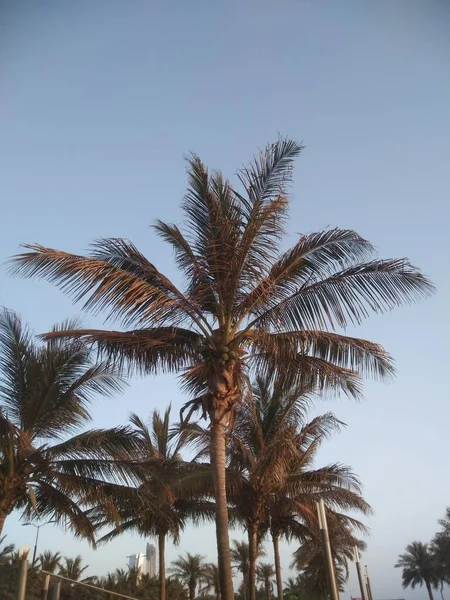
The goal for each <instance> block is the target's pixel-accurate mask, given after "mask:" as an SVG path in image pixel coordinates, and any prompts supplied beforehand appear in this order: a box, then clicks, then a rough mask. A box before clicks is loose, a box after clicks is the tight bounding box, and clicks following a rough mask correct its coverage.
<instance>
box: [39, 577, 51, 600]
mask: <svg viewBox="0 0 450 600" xmlns="http://www.w3.org/2000/svg"><path fill="white" fill-rule="evenodd" d="M49 587H50V575H46V576H45V578H44V587H43V588H42V594H41V596H42V600H47V598H48V588H49Z"/></svg>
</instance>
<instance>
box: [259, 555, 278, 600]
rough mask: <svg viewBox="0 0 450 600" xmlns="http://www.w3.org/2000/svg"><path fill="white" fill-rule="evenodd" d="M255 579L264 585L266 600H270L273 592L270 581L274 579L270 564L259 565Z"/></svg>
mask: <svg viewBox="0 0 450 600" xmlns="http://www.w3.org/2000/svg"><path fill="white" fill-rule="evenodd" d="M256 577H257V579H258V581H259V582H261V583H263V584H264V593H265V597H266V600H270V598H271V596H272V590H273V583H272V579H273V578H274V577H275V571H274V568H273V565H271V564H270V563H260V564H259V565H258V567H257V569H256Z"/></svg>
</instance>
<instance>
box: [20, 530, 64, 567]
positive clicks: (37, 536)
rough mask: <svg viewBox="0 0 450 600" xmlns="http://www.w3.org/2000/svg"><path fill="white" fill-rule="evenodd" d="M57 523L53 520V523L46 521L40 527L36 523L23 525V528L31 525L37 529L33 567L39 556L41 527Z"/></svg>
mask: <svg viewBox="0 0 450 600" xmlns="http://www.w3.org/2000/svg"><path fill="white" fill-rule="evenodd" d="M55 522H56V521H54V520H51V521H46V522H45V523H41V524H40V525H36V524H35V523H23V524H22V526H23V527H28V526H29V525H30V526H31V527H36V540H35V542H34V550H33V561H32V563H31V564H32V565H34V563H35V562H36V554H37V547H38V541H39V529H40V528H41V527H44V525H50V523H55Z"/></svg>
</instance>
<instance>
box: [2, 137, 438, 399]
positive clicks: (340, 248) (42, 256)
mask: <svg viewBox="0 0 450 600" xmlns="http://www.w3.org/2000/svg"><path fill="white" fill-rule="evenodd" d="M301 150H302V147H301V145H299V144H297V143H296V142H294V141H291V140H288V139H279V140H278V141H277V142H276V143H274V144H271V145H268V146H267V147H266V149H265V151H263V152H261V154H260V155H259V156H257V157H256V158H255V161H254V163H253V164H251V165H250V166H249V167H247V168H244V169H242V170H241V171H240V172H239V180H240V184H241V186H242V190H243V192H244V193H245V195H243V194H242V193H240V192H239V191H238V190H237V189H234V188H233V187H232V186H231V184H230V183H229V182H228V181H227V180H225V179H224V178H223V176H222V174H221V173H219V172H213V173H209V172H208V170H207V169H206V167H205V166H204V165H203V163H202V162H201V160H200V159H199V157H198V156H196V155H192V156H191V157H190V158H189V159H188V164H189V173H188V177H189V187H188V191H187V194H186V197H185V200H184V202H183V203H182V210H183V212H184V214H185V217H186V232H185V233H184V234H183V233H182V231H181V230H180V229H179V228H178V227H177V226H176V225H169V224H166V223H163V222H161V221H158V222H157V224H156V225H155V229H156V231H157V233H158V234H159V235H161V237H162V238H163V239H164V240H165V241H166V242H168V243H169V244H170V245H171V246H172V248H173V250H174V253H175V259H176V264H177V266H178V267H179V268H180V270H181V272H182V274H183V275H184V276H185V278H186V281H187V286H186V288H185V290H184V291H182V290H180V289H178V288H177V287H176V286H175V284H174V283H173V282H171V281H170V280H169V279H168V278H167V277H165V276H164V275H163V274H162V273H161V272H160V271H158V269H157V268H156V267H155V265H154V264H153V263H151V262H150V261H149V260H147V259H146V258H145V257H144V256H143V255H142V254H141V253H140V252H139V250H138V249H137V248H136V247H135V246H134V245H133V244H132V243H131V242H128V241H125V240H123V239H120V238H113V239H101V240H98V241H97V242H96V243H95V244H94V245H93V247H92V252H91V254H90V255H89V256H88V257H84V256H78V255H73V254H68V253H65V252H61V251H59V250H54V249H51V248H46V247H44V246H39V245H29V246H27V248H28V249H29V252H26V253H24V254H21V255H19V256H17V257H16V259H15V262H16V266H15V269H14V270H15V272H16V273H19V274H21V275H25V276H38V277H46V278H48V279H49V280H51V281H53V282H55V283H56V284H57V285H59V286H60V287H61V288H62V289H63V290H64V291H65V292H66V293H68V294H71V295H72V296H73V297H74V299H75V300H76V301H79V300H82V301H84V308H86V309H89V310H93V311H98V310H107V311H108V317H109V318H110V319H118V320H119V321H120V322H122V324H123V325H124V326H125V327H128V328H129V327H131V328H132V329H131V330H129V331H126V332H122V331H114V332H112V331H98V330H83V329H74V328H71V327H67V329H66V331H65V332H58V333H57V334H53V337H54V336H55V335H58V336H60V335H62V334H63V335H70V336H72V337H78V338H82V339H84V340H86V341H95V342H96V343H97V345H98V347H99V349H100V350H101V351H103V352H106V353H107V354H108V356H111V355H112V356H115V357H116V358H118V359H119V360H125V361H128V364H130V365H131V366H133V367H135V368H137V369H140V370H142V371H145V372H155V371H159V370H161V369H162V370H164V371H168V372H177V373H179V372H182V373H183V378H184V381H185V385H186V387H187V388H188V389H189V390H191V391H192V392H193V393H194V394H201V395H202V397H204V398H205V401H206V402H207V408H208V409H212V408H213V407H212V406H211V405H210V404H208V403H209V402H210V401H212V397H216V398H222V397H225V396H226V398H227V402H228V404H229V407H228V410H229V409H230V408H231V407H232V406H233V405H234V403H235V402H236V401H238V400H239V399H240V397H241V390H242V388H243V387H245V378H244V377H243V375H244V372H245V366H246V365H247V364H250V363H253V365H254V366H255V368H256V369H257V370H258V372H264V373H273V370H274V367H275V368H276V369H277V370H284V371H286V372H287V371H289V372H292V371H295V372H298V371H300V372H301V373H302V374H303V375H304V376H306V374H308V375H310V376H311V378H312V379H313V380H314V381H316V382H317V383H318V384H320V385H323V384H324V383H325V382H326V383H327V385H329V386H334V387H342V388H344V389H345V390H346V391H347V392H348V393H351V394H356V393H358V383H357V380H358V375H359V374H366V373H368V374H370V375H380V376H385V375H389V374H391V373H392V364H391V361H390V358H389V356H388V355H387V354H386V352H385V351H384V350H383V349H382V348H380V347H379V346H378V345H376V344H372V343H370V342H366V341H363V340H357V339H353V338H348V337H344V336H340V335H336V334H333V333H330V329H331V330H333V329H335V328H345V327H346V326H347V325H348V324H356V323H359V322H360V321H361V320H362V319H363V318H365V317H367V316H368V314H369V311H375V312H383V311H386V310H390V309H391V308H393V307H395V306H398V305H399V304H401V303H403V302H405V301H406V302H409V301H412V300H414V299H416V298H418V297H421V296H426V295H428V294H429V293H430V292H431V291H432V286H431V284H430V283H429V282H428V281H427V279H426V278H425V277H424V276H423V275H422V274H421V273H420V272H419V271H418V270H417V269H416V268H414V267H412V266H411V265H410V264H409V262H408V261H407V260H406V259H400V260H397V259H395V260H377V259H374V258H373V255H374V249H373V247H372V246H371V245H370V243H369V242H367V241H366V240H364V239H363V238H361V237H360V236H358V235H357V234H356V233H354V232H353V231H349V230H339V229H334V230H329V231H325V232H320V233H314V234H309V235H302V236H300V238H299V240H298V241H297V243H296V244H295V245H294V246H293V247H292V248H291V249H290V250H288V251H286V252H284V253H283V252H281V240H282V238H283V237H284V235H285V225H286V219H287V211H288V197H287V186H288V184H289V182H290V178H291V171H292V161H293V159H294V158H295V157H296V156H297V155H298V154H299V153H300V151H301ZM133 327H134V329H133ZM221 361H222V362H221ZM328 363H330V364H333V365H334V367H335V368H334V369H331V368H330V366H329V364H328ZM233 390H235V395H233V393H232V392H233ZM224 394H225V396H224ZM197 405H198V404H196V406H197Z"/></svg>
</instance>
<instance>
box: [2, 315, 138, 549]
mask: <svg viewBox="0 0 450 600" xmlns="http://www.w3.org/2000/svg"><path fill="white" fill-rule="evenodd" d="M67 325H68V324H67V323H66V324H64V327H67ZM55 330H56V329H55ZM120 388H121V382H120V379H119V378H118V376H117V373H116V371H115V370H113V369H111V367H110V366H108V365H107V364H106V363H97V364H96V363H94V362H93V361H92V359H91V354H90V352H89V350H87V349H86V347H85V345H84V344H83V342H80V341H77V340H74V341H61V340H53V341H49V342H47V343H46V344H42V343H41V344H39V343H36V342H34V341H33V339H32V335H31V332H30V330H29V328H28V327H27V326H26V325H23V324H22V323H21V321H20V318H19V317H18V316H17V315H16V314H15V313H14V312H12V311H10V310H6V309H4V310H2V311H0V532H1V530H2V527H3V524H4V522H5V519H6V517H7V516H8V515H9V514H10V513H11V511H12V510H13V509H15V508H18V509H21V510H22V515H23V516H24V518H26V520H30V519H33V518H36V516H37V515H39V517H40V518H44V517H49V518H51V519H52V520H54V521H56V522H57V523H64V524H68V525H70V526H71V527H72V529H73V530H74V531H75V533H76V535H85V536H87V537H89V538H90V539H93V526H92V523H91V521H90V520H89V518H88V515H87V514H86V512H85V511H84V510H83V506H85V503H86V501H87V499H88V497H89V496H91V497H92V498H91V499H92V500H93V499H94V498H98V497H99V494H100V492H101V491H102V490H103V489H104V488H105V487H107V486H108V485H109V484H108V483H106V482H107V481H109V482H114V481H126V482H129V481H130V477H129V474H128V473H127V472H126V468H125V459H126V458H128V460H129V461H130V463H131V462H132V461H131V459H132V458H134V456H135V454H136V451H137V449H138V441H137V440H136V439H135V438H133V435H132V434H131V431H130V430H129V429H128V428H126V427H116V428H113V429H107V430H102V429H97V430H90V431H86V432H83V433H78V431H79V429H80V428H81V426H83V425H84V424H85V423H87V422H88V421H89V420H90V416H89V413H88V410H87V406H88V403H89V402H90V400H91V399H92V397H93V396H94V395H97V394H103V395H107V396H109V395H112V394H114V393H116V392H118V391H119V390H120ZM68 436H72V437H68Z"/></svg>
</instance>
